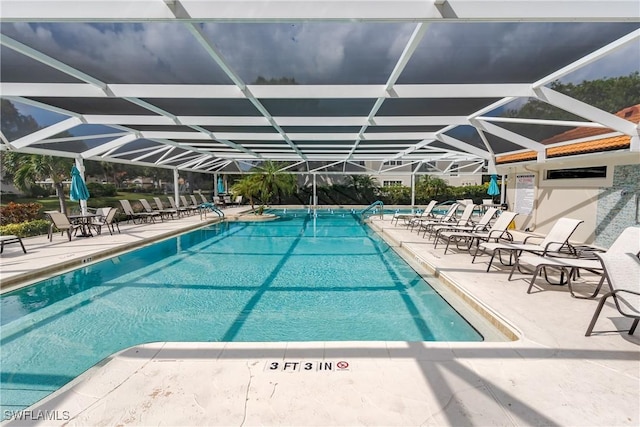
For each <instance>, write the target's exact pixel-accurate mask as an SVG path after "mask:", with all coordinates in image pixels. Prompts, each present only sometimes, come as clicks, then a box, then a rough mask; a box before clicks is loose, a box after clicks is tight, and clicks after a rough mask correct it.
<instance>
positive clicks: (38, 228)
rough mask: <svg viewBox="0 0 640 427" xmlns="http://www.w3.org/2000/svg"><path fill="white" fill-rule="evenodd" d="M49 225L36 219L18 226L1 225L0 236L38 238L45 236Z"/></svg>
mask: <svg viewBox="0 0 640 427" xmlns="http://www.w3.org/2000/svg"><path fill="white" fill-rule="evenodd" d="M49 224H51V223H50V222H49V221H47V220H45V219H36V220H34V221H25V222H21V223H18V224H7V225H2V226H0V235H2V236H6V235H10V234H13V235H15V236H18V237H31V236H39V235H41V234H47V232H48V231H49Z"/></svg>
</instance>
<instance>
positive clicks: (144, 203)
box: [139, 199, 170, 221]
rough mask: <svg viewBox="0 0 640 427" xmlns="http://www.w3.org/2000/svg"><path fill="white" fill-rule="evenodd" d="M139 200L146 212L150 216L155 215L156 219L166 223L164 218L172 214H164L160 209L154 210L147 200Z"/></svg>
mask: <svg viewBox="0 0 640 427" xmlns="http://www.w3.org/2000/svg"><path fill="white" fill-rule="evenodd" d="M139 200H140V204H141V205H142V208H143V209H144V211H145V212H146V213H148V214H151V215H153V216H154V217H159V218H160V221H164V217H165V216H167V215H168V214H169V213H170V212H162V211H161V210H160V209H153V208H152V207H151V204H150V203H149V202H148V201H147V200H146V199H139Z"/></svg>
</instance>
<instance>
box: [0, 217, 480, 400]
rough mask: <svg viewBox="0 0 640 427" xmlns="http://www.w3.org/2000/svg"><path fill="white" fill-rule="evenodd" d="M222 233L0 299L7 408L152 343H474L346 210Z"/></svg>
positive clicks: (213, 231) (227, 227)
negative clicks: (107, 359)
mask: <svg viewBox="0 0 640 427" xmlns="http://www.w3.org/2000/svg"><path fill="white" fill-rule="evenodd" d="M278 215H280V216H281V217H282V218H281V219H280V220H278V221H274V222H269V223H241V222H237V223H233V222H229V223H221V224H217V225H213V226H209V227H205V228H202V229H198V230H196V231H192V232H189V233H187V234H184V235H181V236H178V237H176V238H172V239H168V240H165V241H162V242H158V243H156V244H153V245H151V246H148V247H144V248H141V249H138V250H136V251H133V252H130V253H127V254H123V255H120V256H117V257H114V258H112V259H109V260H106V261H102V262H99V263H96V264H93V265H89V266H87V267H84V268H81V269H78V270H75V271H72V272H69V273H66V274H63V275H60V276H57V277H54V278H52V279H49V280H46V281H43V282H40V283H38V284H35V285H32V286H29V287H26V288H23V289H20V290H16V291H13V292H10V293H6V294H4V295H2V298H1V300H0V301H1V304H2V305H1V310H0V313H1V324H2V333H1V345H2V353H1V355H0V357H1V370H2V393H1V395H2V409H3V410H5V409H10V410H16V409H20V408H24V407H26V406H29V405H31V404H33V403H34V402H36V401H37V400H39V399H41V398H43V397H45V396H46V395H48V394H50V393H51V392H52V391H54V390H56V389H58V388H59V387H61V386H62V385H64V384H65V383H67V382H69V381H71V380H72V379H73V378H75V377H76V376H78V375H79V374H80V373H82V372H84V371H85V370H87V369H88V368H90V367H91V366H93V365H94V364H96V363H97V362H99V361H100V360H102V359H103V358H105V357H107V356H109V355H111V354H113V353H114V352H117V351H119V350H121V349H124V348H127V347H130V346H133V345H136V344H140V343H145V342H153V341H346V340H348V341H373V340H375V341H381V340H387V341H435V340H437V341H481V340H482V339H483V338H482V336H481V335H480V334H479V333H478V332H477V331H476V330H475V329H474V328H473V327H472V326H471V325H469V323H468V322H467V321H466V320H465V319H463V318H462V317H460V316H459V315H458V314H457V312H456V311H455V310H453V309H452V308H451V307H450V306H449V304H448V303H447V302H446V301H444V300H443V299H442V298H441V297H440V296H439V295H438V294H437V293H436V292H435V291H434V290H433V289H432V288H431V287H430V286H429V285H428V284H426V283H425V282H424V281H423V279H422V278H421V277H420V276H419V275H418V274H417V273H416V272H415V271H414V270H413V269H412V268H411V267H409V266H408V265H407V264H406V263H405V262H404V261H403V260H402V259H401V258H400V257H399V256H398V255H397V254H396V253H395V252H394V251H393V250H392V249H391V248H390V247H389V246H388V245H387V244H386V243H385V242H384V241H383V240H382V239H381V238H380V237H379V236H377V235H376V234H375V233H373V232H372V231H371V230H370V229H369V228H368V227H367V226H366V225H363V224H361V223H360V222H359V221H358V220H357V219H356V218H355V216H354V215H352V214H351V213H350V211H338V210H331V211H319V212H318V215H317V216H314V215H312V214H308V213H307V211H291V210H290V211H287V212H286V213H284V212H282V211H279V212H278Z"/></svg>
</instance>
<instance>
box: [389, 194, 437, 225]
mask: <svg viewBox="0 0 640 427" xmlns="http://www.w3.org/2000/svg"><path fill="white" fill-rule="evenodd" d="M437 203H438V202H436V201H435V200H432V201H430V202H429V204H428V205H427V206H426V207H425V208H424V209H423V210H422V211H421V212H420V213H413V214H394V215H393V218H392V219H391V224H393V221H395V222H396V225H398V221H400V220H403V221H404V225H407V226H408V225H409V223H410V221H411V220H413V219H416V218H417V219H426V218H428V217H429V216H431V215H432V213H431V212H432V211H433V208H434V207H435V206H436V204H437Z"/></svg>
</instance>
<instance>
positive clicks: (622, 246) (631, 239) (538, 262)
mask: <svg viewBox="0 0 640 427" xmlns="http://www.w3.org/2000/svg"><path fill="white" fill-rule="evenodd" d="M627 252H629V253H634V254H638V253H640V227H628V228H626V229H625V230H624V231H623V232H622V233H620V235H619V236H618V238H617V239H616V240H615V241H614V242H613V244H611V246H610V247H609V249H608V250H607V251H606V253H608V254H618V255H619V256H623V255H624V253H627ZM523 265H526V266H530V267H533V268H534V269H533V276H532V277H531V281H530V283H529V288H528V289H527V293H531V289H532V288H533V286H534V284H535V281H536V278H537V277H538V276H539V275H540V274H541V273H544V275H545V279H546V280H547V282H549V283H551V282H550V281H549V280H548V278H547V274H546V269H547V268H554V269H558V270H561V271H562V272H563V276H564V275H566V277H567V285H568V287H569V292H570V293H571V296H572V297H574V298H581V299H585V298H595V297H596V296H597V295H598V293H599V292H600V288H601V287H602V284H603V282H604V280H605V277H604V275H603V276H602V279H601V280H600V282H599V283H598V285H597V287H596V289H595V290H594V292H593V294H591V295H590V296H587V297H583V296H579V295H575V294H574V292H573V288H572V278H573V277H574V275H575V274H576V273H577V271H578V270H581V269H583V270H588V271H592V272H598V273H601V272H602V271H603V266H602V263H601V262H600V259H593V258H565V257H562V258H558V257H549V256H542V255H522V256H519V257H518V258H517V259H516V261H515V263H514V264H513V267H512V268H511V273H510V274H509V280H511V278H512V276H513V274H514V273H515V271H516V269H518V270H519V271H521V267H522V266H523ZM563 276H561V282H562V277H563ZM560 284H562V283H560Z"/></svg>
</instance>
